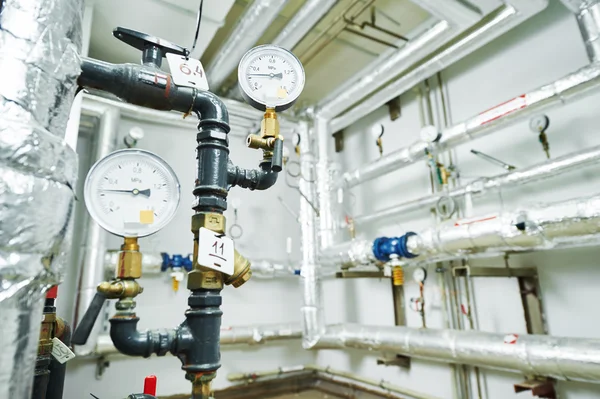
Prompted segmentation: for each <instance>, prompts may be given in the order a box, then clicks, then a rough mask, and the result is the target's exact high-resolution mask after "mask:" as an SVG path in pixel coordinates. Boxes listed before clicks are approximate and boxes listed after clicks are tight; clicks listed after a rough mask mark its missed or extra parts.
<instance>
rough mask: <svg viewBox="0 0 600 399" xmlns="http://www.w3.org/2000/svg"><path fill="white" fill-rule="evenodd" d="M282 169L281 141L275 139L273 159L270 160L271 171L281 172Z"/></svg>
mask: <svg viewBox="0 0 600 399" xmlns="http://www.w3.org/2000/svg"><path fill="white" fill-rule="evenodd" d="M282 169H283V140H281V139H275V145H274V146H273V158H272V159H271V170H272V171H273V172H281V170H282Z"/></svg>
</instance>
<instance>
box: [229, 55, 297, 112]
mask: <svg viewBox="0 0 600 399" xmlns="http://www.w3.org/2000/svg"><path fill="white" fill-rule="evenodd" d="M304 79H305V78H304V68H303V67H302V63H301V62H300V60H298V58H296V56H295V55H294V54H292V53H291V52H290V51H288V50H286V49H284V48H283V47H279V46H274V45H264V46H258V47H254V48H253V49H251V50H250V51H248V52H247V53H246V54H244V56H243V57H242V60H241V61H240V65H239V67H238V84H239V86H240V91H241V92H242V96H243V97H244V100H246V102H247V103H248V104H250V105H252V106H253V107H254V108H256V109H259V110H261V111H264V110H265V109H267V108H274V109H275V111H283V110H286V109H288V108H289V107H291V106H292V105H293V104H294V102H295V101H296V100H297V99H298V97H300V94H301V93H302V90H303V89H304Z"/></svg>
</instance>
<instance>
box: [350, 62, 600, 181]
mask: <svg viewBox="0 0 600 399" xmlns="http://www.w3.org/2000/svg"><path fill="white" fill-rule="evenodd" d="M599 86H600V65H597V64H590V65H588V66H586V67H584V68H582V69H580V70H579V71H576V72H573V73H571V74H569V75H567V76H565V77H563V78H561V79H559V80H557V81H555V82H553V83H550V84H548V85H545V86H542V87H540V88H538V89H535V90H533V91H530V92H528V93H526V94H523V95H521V96H518V97H515V98H514V99H512V100H510V101H508V102H505V103H503V104H501V105H499V106H497V107H494V108H492V109H490V110H487V111H485V112H483V113H480V114H478V115H476V116H473V117H471V118H469V119H466V120H464V121H463V122H460V123H458V124H456V125H453V126H451V127H449V128H447V129H444V131H443V132H442V136H441V138H440V140H439V141H438V143H437V144H435V145H432V146H429V150H430V151H433V152H435V151H443V150H448V149H451V148H454V147H456V146H458V145H460V144H463V143H465V142H468V141H470V140H473V139H475V138H479V137H483V136H485V135H487V134H489V133H492V132H494V131H496V130H498V129H501V128H504V127H507V126H510V125H511V124H513V123H515V122H518V121H520V120H523V119H526V118H529V117H531V116H532V115H535V114H537V113H539V112H541V111H543V110H545V109H547V108H550V107H553V106H557V105H562V104H564V103H567V102H569V101H573V100H575V99H578V98H581V97H583V96H584V95H586V94H589V93H590V92H592V91H593V90H596V89H598V87H599ZM427 148H428V144H426V143H424V142H422V141H417V142H415V143H413V144H411V145H409V146H408V147H404V148H401V149H400V150H397V151H394V152H392V153H390V154H388V155H386V156H384V157H382V158H379V159H378V160H377V161H374V162H372V163H369V164H367V165H365V166H362V167H360V168H358V169H356V170H354V171H351V172H347V173H345V174H344V176H343V182H342V184H345V185H346V186H348V187H353V186H356V185H358V184H360V183H363V182H365V181H368V180H372V179H374V178H376V177H378V176H381V175H383V174H386V173H390V172H392V171H394V170H397V169H399V168H403V167H405V166H407V165H410V164H412V163H414V162H416V161H418V160H422V159H425V157H426V155H425V149H427Z"/></svg>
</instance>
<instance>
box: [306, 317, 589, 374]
mask: <svg viewBox="0 0 600 399" xmlns="http://www.w3.org/2000/svg"><path fill="white" fill-rule="evenodd" d="M315 348H321V349H327V348H357V349H365V350H368V351H385V352H392V353H397V354H401V355H406V356H410V357H416V358H421V359H427V360H432V361H436V362H447V363H457V364H466V365H471V366H477V367H484V368H493V369H500V370H509V371H519V372H522V373H524V374H526V375H528V376H546V377H552V378H556V379H560V380H567V381H570V380H576V381H588V382H595V383H598V381H599V380H600V340H597V339H584V338H563V337H551V336H547V335H525V334H496V333H488V332H480V331H459V330H436V329H430V328H427V329H420V328H419V329H417V328H408V327H383V326H361V325H355V324H342V325H333V326H328V327H327V333H326V334H325V335H324V336H322V337H321V339H320V340H319V342H318V343H317V344H316V345H315Z"/></svg>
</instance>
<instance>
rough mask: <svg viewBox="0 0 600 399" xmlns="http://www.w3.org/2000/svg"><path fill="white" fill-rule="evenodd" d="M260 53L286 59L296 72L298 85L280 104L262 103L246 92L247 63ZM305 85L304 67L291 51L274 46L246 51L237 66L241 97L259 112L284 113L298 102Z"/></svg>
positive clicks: (268, 45) (249, 91)
mask: <svg viewBox="0 0 600 399" xmlns="http://www.w3.org/2000/svg"><path fill="white" fill-rule="evenodd" d="M260 52H265V53H268V54H273V53H275V54H276V55H279V56H280V57H282V58H284V59H287V61H288V62H290V65H291V66H292V67H293V68H294V69H295V70H296V73H297V79H298V84H297V85H296V89H295V90H294V92H293V93H290V95H288V97H287V98H285V99H282V100H281V102H280V103H277V104H266V103H263V102H262V101H263V100H262V99H259V98H257V97H255V96H253V95H252V90H251V89H250V90H247V89H248V88H249V85H248V81H247V80H246V71H247V70H248V66H249V65H247V64H248V62H251V61H252V60H254V59H255V58H256V57H257V56H256V54H257V53H260ZM305 83H306V76H305V73H304V66H303V65H302V62H300V60H299V59H298V57H296V56H295V55H294V53H292V52H291V51H289V50H287V49H285V48H283V47H280V46H276V45H274V44H264V45H261V46H256V47H254V48H252V49H250V50H248V51H247V52H246V54H244V56H243V57H242V59H241V60H240V63H239V64H238V87H239V89H240V93H241V94H242V97H243V98H244V100H245V101H246V102H247V103H248V104H250V105H251V106H252V107H254V108H256V109H258V110H260V111H265V110H266V109H267V107H269V108H275V111H277V112H281V111H285V110H286V109H288V108H290V107H291V106H292V105H294V103H295V102H296V101H297V100H298V98H299V97H300V95H301V94H302V90H304V84H305ZM272 105H275V107H272Z"/></svg>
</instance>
